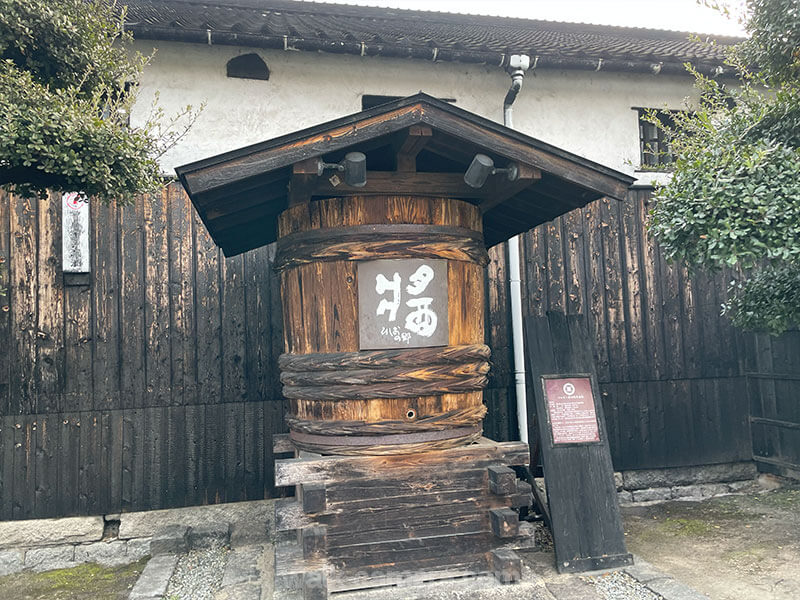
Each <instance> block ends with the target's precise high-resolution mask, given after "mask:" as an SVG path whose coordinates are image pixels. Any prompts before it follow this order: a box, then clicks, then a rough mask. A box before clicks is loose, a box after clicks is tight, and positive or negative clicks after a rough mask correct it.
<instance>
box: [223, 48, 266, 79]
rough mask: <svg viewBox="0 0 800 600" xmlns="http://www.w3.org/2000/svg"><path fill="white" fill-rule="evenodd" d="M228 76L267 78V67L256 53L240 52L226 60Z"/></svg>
mask: <svg viewBox="0 0 800 600" xmlns="http://www.w3.org/2000/svg"><path fill="white" fill-rule="evenodd" d="M227 75H228V77H239V78H241V79H262V80H264V81H267V80H269V67H268V66H267V63H265V62H264V60H263V59H262V58H261V57H260V56H259V55H258V54H254V53H251V54H242V55H241V56H237V57H235V58H232V59H230V60H229V61H228V65H227Z"/></svg>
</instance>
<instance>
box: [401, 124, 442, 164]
mask: <svg viewBox="0 0 800 600" xmlns="http://www.w3.org/2000/svg"><path fill="white" fill-rule="evenodd" d="M432 137H433V130H432V129H431V128H430V127H429V126H427V125H412V126H411V127H409V128H408V129H406V130H405V131H403V132H402V135H401V136H400V137H399V138H398V141H397V142H396V143H395V144H394V147H395V148H396V152H397V154H396V160H397V163H396V170H397V171H401V172H406V173H414V172H416V170H417V154H419V153H420V151H422V149H423V148H424V147H425V144H427V143H428V141H430V139H431V138H432Z"/></svg>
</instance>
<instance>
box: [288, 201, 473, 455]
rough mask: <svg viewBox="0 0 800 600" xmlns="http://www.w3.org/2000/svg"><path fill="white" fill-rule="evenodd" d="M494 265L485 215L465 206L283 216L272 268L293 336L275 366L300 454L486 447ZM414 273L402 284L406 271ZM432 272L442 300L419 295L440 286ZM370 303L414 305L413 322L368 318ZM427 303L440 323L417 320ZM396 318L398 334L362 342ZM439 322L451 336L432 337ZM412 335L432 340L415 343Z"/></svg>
mask: <svg viewBox="0 0 800 600" xmlns="http://www.w3.org/2000/svg"><path fill="white" fill-rule="evenodd" d="M390 259H391V262H374V261H388V260H390ZM415 261H417V262H415ZM487 261H488V256H487V253H486V249H485V246H484V243H483V234H482V227H481V214H480V211H479V210H478V208H477V207H476V206H474V205H472V204H469V203H467V202H463V201H460V200H454V199H449V198H429V197H418V196H413V197H407V196H404V197H399V196H363V197H362V196H350V197H341V198H329V199H324V200H319V201H314V202H310V203H306V204H300V205H296V206H292V207H290V208H288V209H287V210H285V211H284V212H283V213H282V214H281V215H280V217H279V221H278V248H277V256H276V268H277V269H278V270H279V272H280V277H281V296H282V305H283V323H284V338H285V354H283V355H282V356H281V358H280V362H279V365H280V369H281V382H282V383H283V391H284V396H285V397H286V398H287V399H288V400H289V405H290V406H289V416H288V417H287V423H288V425H289V430H290V437H291V439H292V441H293V443H294V444H295V446H297V447H299V448H301V449H306V450H310V451H313V452H319V453H323V454H403V453H410V452H419V451H426V450H433V449H442V448H450V447H454V446H460V445H465V444H469V443H471V442H473V441H474V440H477V439H478V438H479V437H480V436H481V432H482V427H481V424H482V419H483V416H484V414H485V412H486V409H485V407H484V406H483V402H482V398H483V392H482V388H483V387H484V386H485V385H486V381H487V373H488V370H489V362H488V359H489V348H488V347H487V346H485V345H484V344H483V337H484V277H485V275H484V271H485V269H484V267H485V265H486V262H487ZM423 263H424V266H423ZM418 264H419V265H421V266H419V267H418V268H417V270H416V272H415V274H413V275H411V276H410V277H408V278H407V280H403V281H400V279H401V278H400V273H399V272H401V271H402V270H403V268H406V267H410V268H411V269H413V268H415V267H416V265H418ZM428 265H430V266H428ZM434 268H435V269H434ZM370 269H371V270H370ZM376 269H377V271H378V272H380V274H378V275H377V276H376V275H375V274H374V273H375V272H376ZM382 270H383V271H382ZM435 270H437V271H438V273H440V274H441V276H440V277H439V279H440V280H443V279H445V278H446V285H445V286H443V287H442V288H439V289H440V290H442V289H443V290H445V291H444V295H443V297H441V298H439V297H437V298H436V299H435V300H432V298H431V297H432V296H433V292H430V293H422V294H420V293H419V290H420V289H421V288H422V286H423V284H427V283H428V282H429V281H433V280H435V279H436V276H435V274H434V271H435ZM359 273H361V274H362V278H363V279H364V280H363V281H359ZM420 275H424V276H425V277H424V278H421V277H420ZM381 277H384V279H381ZM398 282H400V283H401V285H399V286H398V285H394V287H392V285H393V284H397V283H398ZM438 283H439V284H442V283H443V282H442V281H439V282H438ZM359 286H361V287H362V290H361V294H362V296H361V299H360V298H359ZM389 288H391V290H390V289H389ZM395 292H396V293H397V296H393V293H395ZM364 294H372V295H373V296H374V297H375V300H376V301H377V300H380V301H382V302H389V303H390V304H391V303H392V302H394V300H397V299H398V297H399V296H400V294H405V296H402V298H400V302H394V304H393V305H392V306H394V308H395V309H397V308H398V307H399V310H405V311H406V312H407V313H408V314H407V315H406V317H405V321H404V320H403V319H402V315H401V316H400V317H398V316H397V315H396V314H394V315H393V314H392V312H391V311H390V310H387V308H391V307H388V306H383V307H382V305H381V304H380V303H378V305H377V306H378V308H377V310H375V307H374V306H371V307H369V308H368V309H367V308H365V304H366V302H365V296H364ZM409 294H417V295H416V296H410V295H409ZM439 294H440V295H441V294H442V292H441V291H440V292H439ZM423 295H429V296H431V297H429V298H427V299H425V298H423V299H422V300H423V301H425V300H431V301H432V302H434V301H435V302H438V303H439V305H441V306H440V308H439V309H438V310H439V311H440V315H439V317H438V321H433V322H431V321H427V322H424V323H423V322H421V321H419V320H415V319H416V317H418V316H419V315H421V314H422V313H419V312H415V313H414V314H413V315H411V312H413V311H419V310H421V309H420V308H419V302H420V301H419V300H418V299H419V298H421V296H423ZM406 298H408V300H406ZM415 302H416V304H414V303H415ZM442 303H443V304H442ZM360 306H361V309H360ZM412 306H416V307H417V308H415V309H411V308H408V307H412ZM431 306H435V304H430V305H429V306H428V307H431ZM423 308H425V306H423ZM365 311H367V312H365ZM381 311H383V312H381ZM360 312H361V315H360ZM445 312H446V318H445V315H444V313H445ZM409 315H411V316H409ZM392 316H394V317H395V321H394V324H392V323H388V322H387V323H386V326H382V325H381V323H377V324H376V323H372V324H371V325H370V326H371V327H374V328H375V330H374V331H372V333H371V334H369V335H373V334H374V335H373V337H376V336H377V337H378V338H379V340H378V341H377V342H376V341H375V340H369V339H366V340H365V336H366V337H367V338H368V337H369V335H366V334H365V329H366V326H367V321H368V320H372V319H377V320H378V321H380V320H381V319H389V318H391V317H392ZM360 319H361V323H360ZM437 322H438V324H440V325H441V326H442V327H444V325H445V324H446V326H447V329H446V330H445V331H444V332H439V333H438V334H436V335H433V334H431V333H430V331H431V329H430V327H428V329H426V330H425V331H422V325H428V326H430V325H431V324H433V325H434V328H435V326H436V323H437ZM389 325H391V326H389ZM404 327H405V328H406V329H408V331H406V330H405V329H404ZM412 330H413V331H415V332H417V333H419V334H420V335H418V336H416V339H419V340H422V342H420V343H415V342H414V341H413V340H411V339H408V338H411V337H413V336H412V333H411V331H412ZM422 335H428V336H429V337H428V338H422V337H420V336H422ZM381 336H382V337H381ZM437 337H438V341H437V340H436V339H435V338H437ZM382 344H388V345H394V347H384V346H382ZM434 344H435V345H434Z"/></svg>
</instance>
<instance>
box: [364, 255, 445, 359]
mask: <svg viewBox="0 0 800 600" xmlns="http://www.w3.org/2000/svg"><path fill="white" fill-rule="evenodd" d="M447 310H448V302H447V261H445V260H440V259H418V258H403V259H387V260H371V261H364V262H359V263H358V335H359V347H360V349H362V350H381V349H384V348H423V347H427V346H446V345H447V344H448V342H449V338H450V330H449V328H448V326H447Z"/></svg>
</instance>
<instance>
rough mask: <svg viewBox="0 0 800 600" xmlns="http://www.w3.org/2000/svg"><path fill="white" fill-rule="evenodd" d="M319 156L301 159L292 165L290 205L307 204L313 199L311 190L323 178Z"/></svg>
mask: <svg viewBox="0 0 800 600" xmlns="http://www.w3.org/2000/svg"><path fill="white" fill-rule="evenodd" d="M318 164H319V159H318V158H309V159H306V160H301V161H300V162H298V163H295V164H294V165H292V179H291V181H290V183H289V206H294V205H295V204H305V203H306V202H308V201H310V200H311V192H312V191H313V190H314V186H315V185H316V183H317V181H318V180H319V179H321V177H320V176H319V170H318V167H317V165H318Z"/></svg>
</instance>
